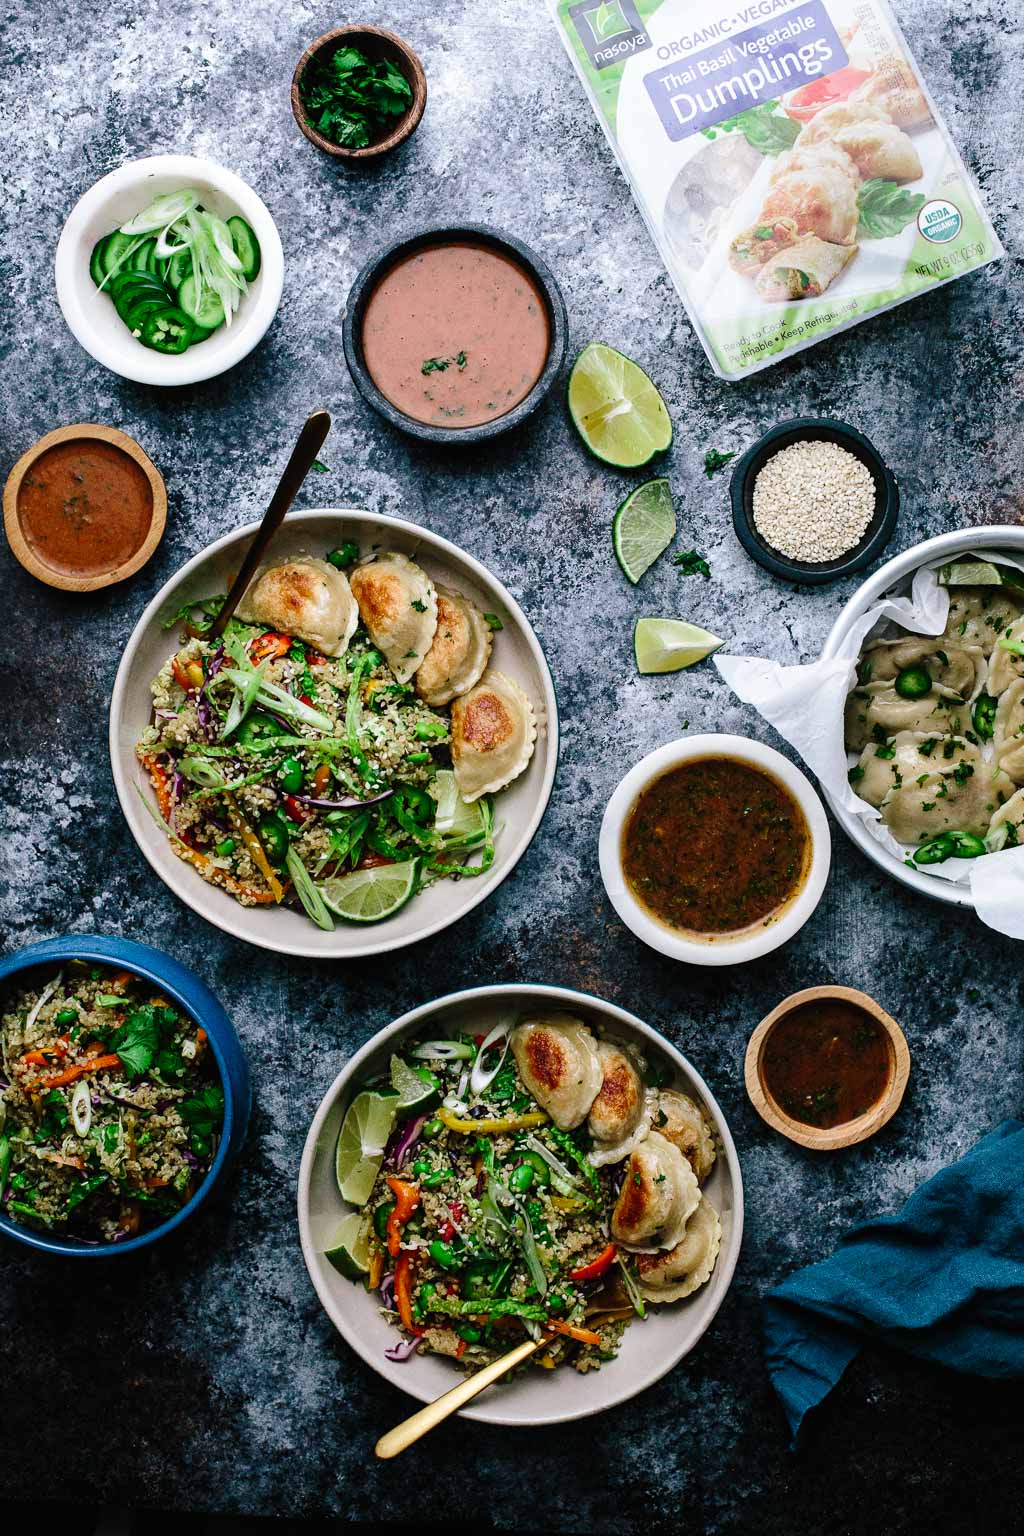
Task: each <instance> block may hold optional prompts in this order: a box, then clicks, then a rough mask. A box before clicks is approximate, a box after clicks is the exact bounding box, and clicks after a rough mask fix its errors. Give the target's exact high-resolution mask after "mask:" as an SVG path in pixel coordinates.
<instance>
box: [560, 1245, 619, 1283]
mask: <svg viewBox="0 0 1024 1536" xmlns="http://www.w3.org/2000/svg"><path fill="white" fill-rule="evenodd" d="M615 1254H616V1248H615V1244H614V1243H609V1244H608V1247H607V1248H606V1249H605V1250H604V1252H603V1253H599V1254H598V1256H597V1258H596V1259H592V1260H591V1262H590V1263H589V1264H584V1265H583V1267H582V1268H581V1269H571V1270H570V1271H569V1279H570V1280H599V1279H600V1278H601V1276H602V1275H604V1274H607V1272H608V1270H610V1269H611V1267H612V1265H613V1264H614V1262H615Z"/></svg>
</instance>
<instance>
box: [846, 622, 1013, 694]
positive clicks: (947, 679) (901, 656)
mask: <svg viewBox="0 0 1024 1536" xmlns="http://www.w3.org/2000/svg"><path fill="white" fill-rule="evenodd" d="M907 667H921V668H923V670H924V671H925V672H927V674H928V676H929V678H930V679H931V683H932V687H933V689H934V690H935V692H936V693H939V694H942V695H943V696H944V697H947V698H955V699H966V700H967V701H968V703H971V702H973V701H974V699H976V698H977V696H978V694H979V693H980V692H981V689H982V684H983V683H984V681H985V674H986V671H987V668H986V666H985V654H984V652H983V651H982V650H981V648H980V646H976V645H960V644H954V643H953V642H952V641H949V640H945V641H943V640H933V639H930V638H929V637H927V636H912V637H909V638H908V639H906V640H881V641H879V643H878V644H877V645H870V646H868V648H867V650H866V651H865V652H864V654H863V655H862V657H861V659H860V665H859V666H858V668H857V675H858V677H859V678H860V679H861V680H862V681H863V682H864V683H882V682H884V683H889V682H895V680H896V678H897V677H898V676H899V674H900V673H901V672H902V671H904V670H905V669H906V668H907Z"/></svg>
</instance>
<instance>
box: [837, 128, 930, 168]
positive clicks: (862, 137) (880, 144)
mask: <svg viewBox="0 0 1024 1536" xmlns="http://www.w3.org/2000/svg"><path fill="white" fill-rule="evenodd" d="M832 142H833V143H834V144H837V145H838V146H839V147H840V149H843V150H845V151H846V153H847V154H848V155H849V157H850V159H851V160H852V161H853V162H854V164H855V165H856V167H857V169H858V171H859V172H860V174H861V175H862V176H863V177H864V180H865V181H871V180H873V179H876V178H877V179H878V180H880V181H916V180H917V178H918V177H919V176H923V175H924V171H923V169H922V166H921V161H920V158H919V156H918V153H917V150H916V149H915V148H914V142H913V140H912V139H911V138H910V137H909V136H908V135H907V134H905V133H904V132H903V129H902V128H897V127H896V125H895V123H867V122H860V123H850V124H849V125H848V126H847V127H846V128H840V129H839V131H838V132H837V133H836V135H835V137H834V138H833V140H832Z"/></svg>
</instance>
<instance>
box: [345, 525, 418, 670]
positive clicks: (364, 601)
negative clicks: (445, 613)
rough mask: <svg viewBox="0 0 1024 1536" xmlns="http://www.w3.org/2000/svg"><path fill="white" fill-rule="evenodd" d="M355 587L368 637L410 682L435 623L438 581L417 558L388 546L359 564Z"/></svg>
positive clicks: (353, 586) (354, 574) (392, 668)
mask: <svg viewBox="0 0 1024 1536" xmlns="http://www.w3.org/2000/svg"><path fill="white" fill-rule="evenodd" d="M352 591H353V593H354V594H355V599H356V602H357V603H358V604H359V616H360V618H361V619H362V621H363V623H364V624H365V626H366V630H367V633H368V634H369V636H370V639H371V640H372V641H373V643H374V645H375V646H376V647H377V649H378V650H379V651H382V652H383V653H384V659H385V660H386V662H387V664H388V666H389V667H390V668H391V670H392V672H393V673H394V675H395V677H396V678H397V679H398V681H399V682H400V683H407V682H408V681H409V679H410V677H412V675H413V673H414V672H415V671H416V668H417V667H419V666H420V665H421V664H422V662H423V658H424V657H425V656H426V654H427V652H428V651H429V650H430V647H431V644H432V643H433V639H434V631H435V630H436V629H437V593H436V592H435V591H434V583H433V582H432V581H431V579H430V577H429V576H428V575H427V573H426V571H424V570H421V569H420V567H419V566H418V565H417V564H416V563H415V561H413V560H410V559H409V557H408V556H407V555H400V554H398V553H397V552H395V551H393V550H390V551H387V552H385V553H384V554H382V555H378V556H377V558H376V560H371V561H370V562H369V564H367V565H359V566H356V569H355V570H354V571H353V572H352Z"/></svg>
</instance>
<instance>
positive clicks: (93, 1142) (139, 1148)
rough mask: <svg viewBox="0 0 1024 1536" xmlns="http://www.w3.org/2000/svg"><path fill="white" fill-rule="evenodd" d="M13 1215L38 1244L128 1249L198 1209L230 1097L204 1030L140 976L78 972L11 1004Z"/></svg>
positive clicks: (6, 1180)
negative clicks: (49, 1237) (69, 1241)
mask: <svg viewBox="0 0 1024 1536" xmlns="http://www.w3.org/2000/svg"><path fill="white" fill-rule="evenodd" d="M0 1048H2V1058H3V1081H2V1083H0V1191H2V1193H0V1202H2V1209H3V1213H4V1215H6V1216H8V1217H9V1218H10V1219H12V1220H14V1221H17V1222H21V1223H23V1224H24V1225H26V1226H29V1227H33V1228H35V1229H36V1230H37V1231H42V1232H49V1233H53V1234H55V1235H60V1236H69V1237H75V1238H78V1239H79V1240H80V1241H82V1242H85V1243H116V1242H121V1241H123V1240H124V1239H126V1238H129V1237H134V1236H135V1235H137V1234H138V1233H139V1232H142V1231H144V1230H146V1229H147V1228H151V1227H156V1226H159V1225H160V1224H161V1223H163V1222H164V1221H166V1220H168V1218H169V1217H171V1216H173V1215H175V1214H176V1212H177V1211H179V1210H180V1209H181V1208H182V1206H184V1205H185V1204H187V1202H188V1201H189V1200H190V1199H191V1197H192V1195H193V1194H194V1193H195V1191H196V1189H197V1188H198V1186H199V1185H200V1184H201V1182H202V1180H203V1178H204V1177H205V1175H206V1173H207V1172H208V1171H209V1168H210V1166H211V1164H212V1162H213V1159H214V1157H215V1155H216V1151H217V1146H218V1143H219V1139H220V1132H221V1127H222V1124H223V1119H224V1092H223V1089H222V1087H221V1083H220V1077H219V1074H218V1072H217V1067H216V1064H215V1063H214V1062H213V1060H212V1058H211V1053H210V1050H209V1045H208V1041H207V1038H206V1032H205V1030H203V1029H201V1028H197V1027H196V1025H195V1024H194V1023H193V1021H192V1020H191V1019H190V1018H188V1017H187V1016H186V1015H184V1014H183V1013H181V1011H180V1010H179V1009H178V1008H176V1007H175V1006H174V1005H173V1004H172V1003H170V1002H168V1000H167V999H166V998H165V997H162V996H161V995H160V993H159V992H158V991H156V990H155V989H154V987H153V985H152V984H151V983H149V982H145V981H143V980H141V979H140V978H138V977H135V976H132V975H131V974H129V973H128V972H127V971H112V970H110V969H107V968H104V967H102V966H98V965H91V964H89V963H87V962H82V961H71V962H70V963H69V964H68V965H67V966H66V967H65V968H64V969H63V970H62V971H61V972H59V973H58V974H57V975H56V976H55V977H53V978H52V979H51V980H49V981H48V982H47V983H46V984H45V985H44V986H43V987H42V988H41V989H40V990H36V989H35V988H33V987H29V986H24V987H23V988H22V989H21V990H19V991H17V992H14V993H11V994H9V995H8V996H7V997H6V998H5V1000H4V1006H3V1016H2V1024H0Z"/></svg>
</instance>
